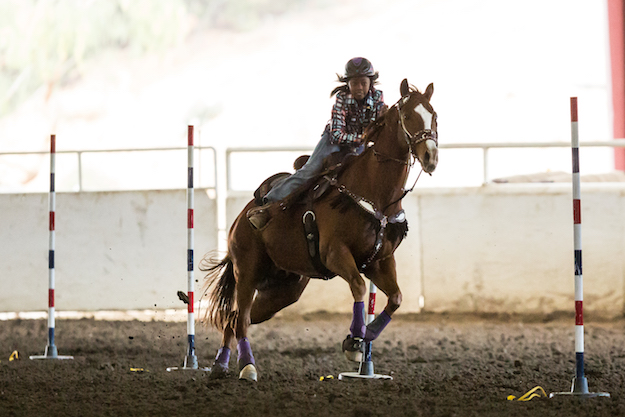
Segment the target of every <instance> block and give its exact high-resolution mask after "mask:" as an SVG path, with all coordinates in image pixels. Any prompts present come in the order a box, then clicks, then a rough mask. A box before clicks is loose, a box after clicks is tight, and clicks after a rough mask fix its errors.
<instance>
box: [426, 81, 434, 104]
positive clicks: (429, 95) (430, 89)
mask: <svg viewBox="0 0 625 417" xmlns="http://www.w3.org/2000/svg"><path fill="white" fill-rule="evenodd" d="M433 93H434V83H430V85H428V88H426V89H425V94H424V96H425V97H427V99H428V101H430V99H431V98H432V94H433Z"/></svg>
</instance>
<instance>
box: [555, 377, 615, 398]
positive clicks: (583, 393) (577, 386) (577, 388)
mask: <svg viewBox="0 0 625 417" xmlns="http://www.w3.org/2000/svg"><path fill="white" fill-rule="evenodd" d="M561 395H571V396H573V397H577V398H596V397H610V393H608V392H589V391H588V380H587V379H586V377H580V378H577V377H575V378H573V383H572V384H571V392H552V393H550V394H549V398H553V397H555V396H561Z"/></svg>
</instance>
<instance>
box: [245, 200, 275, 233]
mask: <svg viewBox="0 0 625 417" xmlns="http://www.w3.org/2000/svg"><path fill="white" fill-rule="evenodd" d="M263 202H264V203H265V204H263V205H262V206H258V207H252V208H251V209H249V210H248V211H247V220H248V221H249V222H250V224H251V225H252V227H253V228H254V229H257V230H260V229H262V228H263V227H265V226H266V225H267V223H269V220H271V214H270V213H269V207H270V206H271V203H268V202H267V200H266V199H264V200H263Z"/></svg>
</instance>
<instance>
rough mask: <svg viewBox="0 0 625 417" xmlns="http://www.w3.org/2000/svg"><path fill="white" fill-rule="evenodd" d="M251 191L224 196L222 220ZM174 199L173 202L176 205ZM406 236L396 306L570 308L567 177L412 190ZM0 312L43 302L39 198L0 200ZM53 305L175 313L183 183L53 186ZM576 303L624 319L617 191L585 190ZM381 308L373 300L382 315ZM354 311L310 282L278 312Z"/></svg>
mask: <svg viewBox="0 0 625 417" xmlns="http://www.w3.org/2000/svg"><path fill="white" fill-rule="evenodd" d="M249 199H250V193H231V194H230V195H229V196H228V198H227V202H226V204H227V210H226V218H227V223H228V225H230V224H231V222H232V220H233V219H234V218H235V217H236V215H237V214H238V213H239V211H240V210H241V208H242V207H243V206H244V205H245V204H246V203H247V202H248V201H249ZM181 207H182V209H181ZM195 207H196V210H195V213H196V220H195V254H196V255H195V258H196V259H195V261H196V279H197V280H198V282H197V286H196V290H197V291H199V288H200V286H201V283H202V277H203V273H202V272H201V271H199V270H197V263H198V261H199V259H200V258H201V257H202V255H204V254H205V253H206V252H208V251H210V250H212V249H215V248H217V239H218V238H217V236H218V233H217V227H216V225H217V214H216V213H217V209H216V208H217V203H216V200H214V199H210V198H209V197H208V196H207V194H206V193H204V192H203V191H200V190H198V191H197V192H196V202H195ZM404 208H405V210H406V213H407V217H408V221H409V226H410V231H409V233H408V237H407V239H406V240H405V241H404V243H403V244H402V245H401V246H400V248H399V249H398V252H397V256H396V259H397V265H398V280H399V284H400V287H401V288H402V292H403V295H404V302H403V304H402V307H401V311H402V312H419V311H421V310H422V309H425V310H426V311H437V312H441V311H450V312H495V313H505V312H518V313H551V312H554V311H572V309H573V294H574V293H573V291H574V288H573V275H574V274H573V221H572V201H571V186H570V185H569V184H507V185H503V184H501V185H488V186H484V187H475V188H449V189H420V190H417V191H415V192H413V193H411V194H410V195H409V196H407V197H406V198H405V200H404ZM0 213H1V214H0V233H1V236H2V240H1V242H0V244H1V245H2V248H1V253H2V256H1V257H0V273H2V277H3V279H2V284H3V285H2V291H0V311H42V310H45V308H46V306H47V304H46V303H47V298H46V297H47V266H48V264H47V248H48V246H47V245H48V232H47V195H46V194H5V195H0ZM56 224H57V226H56V229H57V232H56V235H57V244H56V248H57V250H56V275H57V280H56V288H57V290H56V293H57V295H56V297H57V301H56V303H57V310H79V311H83V310H87V311H92V310H108V309H112V310H116V309H121V310H127V309H170V308H182V307H183V306H182V305H181V302H180V301H179V300H178V299H177V297H176V291H178V290H183V291H186V269H185V265H186V263H185V262H186V210H185V191H184V190H173V191H131V192H94V193H77V194H75V193H59V194H58V195H57V220H56ZM582 234H583V273H584V297H585V298H584V300H585V302H584V304H585V305H584V307H585V309H586V311H589V312H597V313H602V314H607V315H611V316H618V315H622V313H623V308H624V303H625V299H624V286H625V185H622V184H583V185H582ZM384 303H385V298H384V297H383V295H382V294H379V295H378V310H379V309H380V308H381V307H382V305H383V304H384ZM318 310H326V311H329V312H349V311H351V295H350V292H349V289H348V287H347V285H346V284H345V282H344V281H343V280H341V279H340V278H336V279H333V280H331V281H329V282H325V281H319V280H315V281H314V282H312V283H311V284H310V285H309V288H307V290H306V291H305V293H304V295H303V296H302V299H301V300H300V301H299V302H298V303H296V304H295V305H293V306H290V307H288V308H287V309H286V310H285V311H284V314H289V313H297V314H301V313H306V312H312V311H318Z"/></svg>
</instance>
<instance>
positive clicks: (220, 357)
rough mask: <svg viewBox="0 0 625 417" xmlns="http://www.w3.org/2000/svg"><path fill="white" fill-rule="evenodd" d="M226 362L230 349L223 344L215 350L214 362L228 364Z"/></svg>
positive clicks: (228, 359) (228, 358) (228, 360)
mask: <svg viewBox="0 0 625 417" xmlns="http://www.w3.org/2000/svg"><path fill="white" fill-rule="evenodd" d="M228 362H230V349H229V348H227V347H225V346H224V347H222V348H220V349H219V350H218V351H217V357H216V358H215V363H219V364H221V365H226V366H228Z"/></svg>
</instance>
